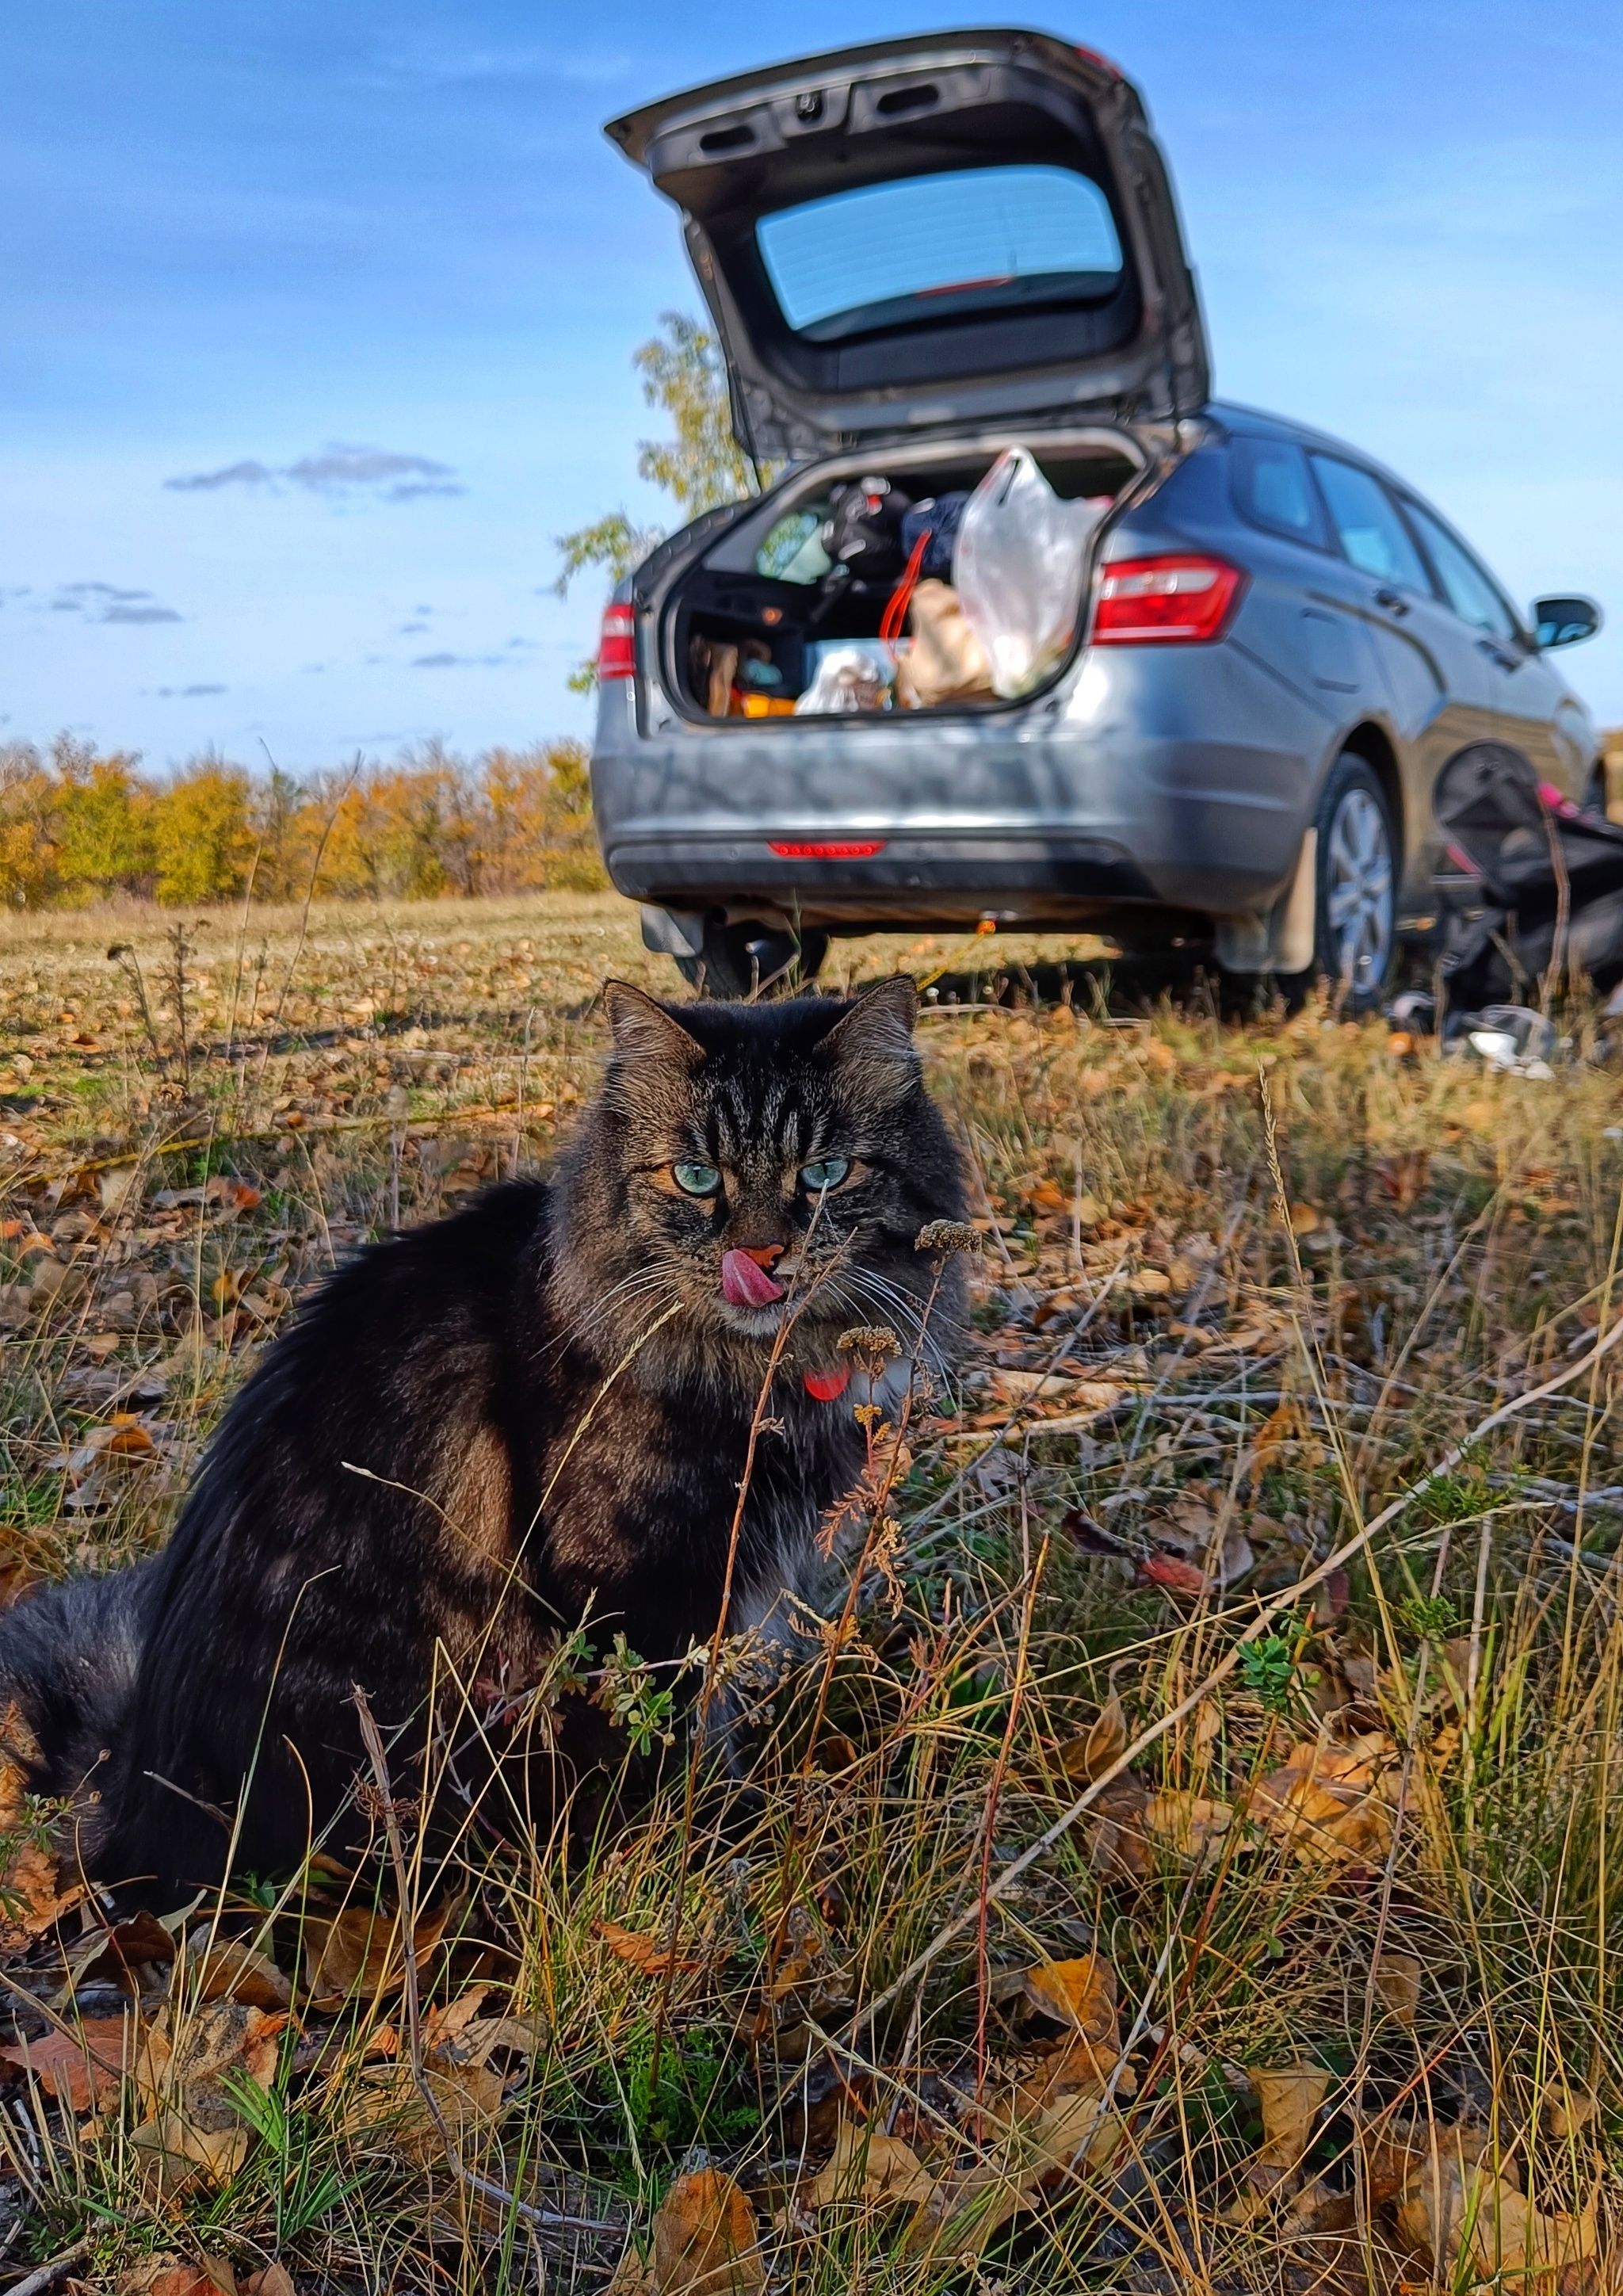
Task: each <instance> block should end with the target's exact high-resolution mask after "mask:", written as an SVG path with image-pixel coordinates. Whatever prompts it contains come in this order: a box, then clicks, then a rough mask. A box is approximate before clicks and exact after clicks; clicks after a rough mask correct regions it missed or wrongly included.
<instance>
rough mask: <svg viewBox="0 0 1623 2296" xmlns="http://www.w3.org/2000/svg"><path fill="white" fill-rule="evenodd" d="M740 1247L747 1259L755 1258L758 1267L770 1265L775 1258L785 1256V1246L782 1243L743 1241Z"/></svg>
mask: <svg viewBox="0 0 1623 2296" xmlns="http://www.w3.org/2000/svg"><path fill="white" fill-rule="evenodd" d="M738 1249H739V1250H740V1251H742V1253H743V1255H744V1258H745V1259H752V1260H754V1262H755V1264H756V1266H757V1267H771V1266H772V1265H773V1263H774V1262H775V1260H779V1259H782V1258H783V1245H782V1244H781V1243H741V1244H740V1245H739V1247H738Z"/></svg>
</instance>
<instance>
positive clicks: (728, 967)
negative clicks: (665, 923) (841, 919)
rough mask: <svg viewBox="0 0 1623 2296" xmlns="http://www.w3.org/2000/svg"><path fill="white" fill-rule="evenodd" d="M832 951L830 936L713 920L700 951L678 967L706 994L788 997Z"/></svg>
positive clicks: (733, 998) (679, 961)
mask: <svg viewBox="0 0 1623 2296" xmlns="http://www.w3.org/2000/svg"><path fill="white" fill-rule="evenodd" d="M827 954H828V935H827V934H826V933H820V932H807V933H801V934H800V935H799V937H798V938H797V937H796V936H795V935H794V934H793V933H786V932H768V931H766V929H765V927H763V926H761V925H755V924H742V925H707V926H706V927H705V931H704V942H703V946H702V947H701V949H700V951H699V954H698V955H697V956H679V957H678V958H677V959H676V969H677V971H678V972H680V973H681V975H682V978H683V979H684V980H688V981H691V982H692V983H693V987H694V988H696V989H697V990H698V991H699V994H700V995H701V996H715V997H719V998H721V999H724V1000H725V1001H730V1002H731V1001H736V1000H737V999H739V998H741V997H747V996H783V995H784V994H786V993H787V992H789V991H791V990H792V989H795V988H800V987H802V986H803V985H804V984H805V983H806V982H807V981H808V980H813V979H814V978H815V977H816V972H817V968H818V966H819V965H820V964H822V963H823V960H824V957H825V956H826V955H827Z"/></svg>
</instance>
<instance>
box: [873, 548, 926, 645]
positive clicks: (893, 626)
mask: <svg viewBox="0 0 1623 2296" xmlns="http://www.w3.org/2000/svg"><path fill="white" fill-rule="evenodd" d="M930 531H931V529H930V528H929V527H926V528H925V529H924V531H923V533H922V534H921V535H920V537H919V538H918V540H917V541H916V542H915V543H914V545H913V555H912V556H911V558H909V559H908V561H907V563H906V568H905V569H904V570H903V573H902V578H901V580H900V581H899V582H898V584H897V586H896V587H895V589H894V590H892V592H891V593H890V603H889V605H888V606H887V607H886V608H885V612H884V619H882V621H881V623H880V626H879V634H880V636H881V638H882V639H883V640H884V642H885V644H887V645H894V644H895V643H896V641H897V639H898V638H899V637H900V635H902V629H903V626H904V624H905V623H906V619H907V609H908V607H909V606H910V605H911V604H912V603H913V594H914V591H915V590H916V589H917V588H918V586H919V569H920V567H921V566H922V564H923V563H924V553H925V550H926V548H927V547H928V545H929V542H930Z"/></svg>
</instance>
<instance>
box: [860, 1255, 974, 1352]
mask: <svg viewBox="0 0 1623 2296" xmlns="http://www.w3.org/2000/svg"><path fill="white" fill-rule="evenodd" d="M845 1296H846V1298H847V1299H848V1300H849V1301H850V1302H851V1304H852V1305H853V1306H855V1307H857V1308H862V1309H876V1310H877V1311H878V1312H879V1313H880V1314H881V1316H889V1317H891V1318H893V1319H894V1320H895V1321H896V1322H897V1323H898V1324H902V1325H903V1326H905V1327H906V1328H905V1329H904V1330H903V1331H902V1333H900V1335H899V1336H901V1337H902V1338H904V1339H906V1340H907V1341H909V1343H910V1344H911V1345H912V1346H913V1347H914V1348H915V1349H918V1350H919V1351H921V1352H922V1353H923V1354H924V1355H925V1356H926V1357H928V1358H929V1359H930V1364H931V1365H932V1367H933V1368H934V1369H935V1370H936V1371H938V1372H939V1374H941V1376H942V1378H943V1379H947V1378H948V1377H950V1374H951V1365H950V1364H949V1362H948V1360H947V1353H946V1350H945V1349H944V1348H943V1347H942V1345H941V1343H940V1341H939V1340H938V1339H937V1338H936V1336H935V1334H934V1333H933V1332H931V1331H930V1327H929V1323H928V1320H927V1318H926V1316H925V1312H924V1302H923V1301H922V1300H920V1299H918V1298H916V1297H915V1296H914V1294H913V1293H911V1292H905V1291H903V1290H902V1288H901V1286H900V1285H899V1284H896V1283H891V1282H890V1281H889V1278H888V1277H886V1276H883V1275H880V1274H879V1272H878V1270H877V1269H876V1268H872V1267H854V1268H852V1269H851V1270H850V1271H849V1275H848V1289H847V1290H846V1292H845Z"/></svg>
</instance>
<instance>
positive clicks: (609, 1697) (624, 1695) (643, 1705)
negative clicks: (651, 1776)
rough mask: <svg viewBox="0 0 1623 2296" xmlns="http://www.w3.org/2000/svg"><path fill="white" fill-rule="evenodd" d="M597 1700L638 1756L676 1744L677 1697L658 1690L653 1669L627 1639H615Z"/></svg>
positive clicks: (672, 1693) (603, 1669)
mask: <svg viewBox="0 0 1623 2296" xmlns="http://www.w3.org/2000/svg"><path fill="white" fill-rule="evenodd" d="M593 1697H594V1702H596V1704H597V1705H599V1706H601V1707H602V1710H603V1712H604V1713H605V1714H607V1715H608V1716H609V1718H610V1719H611V1721H613V1722H617V1723H618V1724H619V1726H620V1728H621V1729H622V1730H623V1731H624V1732H625V1733H626V1735H627V1737H628V1738H629V1739H630V1741H631V1743H632V1747H633V1750H634V1751H635V1752H636V1753H638V1754H651V1753H652V1751H653V1749H654V1747H655V1745H656V1743H657V1744H659V1745H661V1746H674V1745H675V1744H676V1732H675V1731H674V1730H673V1729H672V1727H671V1715H672V1712H673V1710H674V1709H675V1706H676V1693H674V1692H673V1691H669V1690H661V1689H660V1688H659V1687H658V1685H656V1683H655V1681H654V1678H653V1670H652V1668H651V1667H649V1666H647V1665H645V1664H644V1663H643V1660H642V1659H641V1658H640V1657H639V1656H638V1655H637V1653H636V1652H635V1651H634V1650H632V1649H630V1648H629V1647H628V1646H627V1641H626V1637H625V1636H624V1635H616V1636H615V1637H614V1647H613V1649H612V1650H611V1652H610V1653H609V1655H608V1657H607V1658H606V1659H605V1660H604V1661H603V1663H602V1671H601V1673H600V1674H599V1677H598V1683H597V1688H596V1689H595V1691H594V1693H593Z"/></svg>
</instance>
